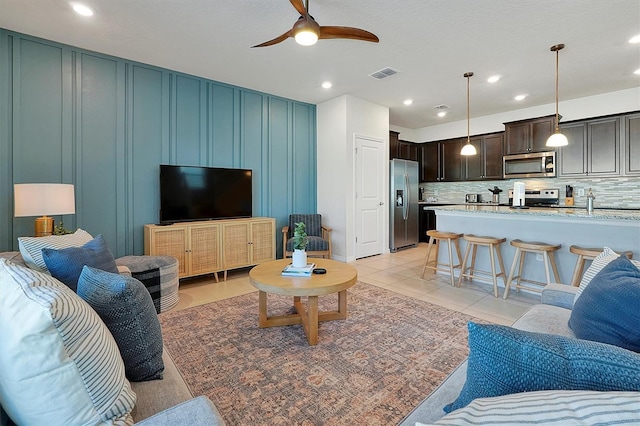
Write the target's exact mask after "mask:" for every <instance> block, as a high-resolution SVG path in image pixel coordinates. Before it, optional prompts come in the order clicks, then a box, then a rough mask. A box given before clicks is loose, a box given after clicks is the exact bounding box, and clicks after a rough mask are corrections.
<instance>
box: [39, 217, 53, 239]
mask: <svg viewBox="0 0 640 426" xmlns="http://www.w3.org/2000/svg"><path fill="white" fill-rule="evenodd" d="M35 231H36V235H35V236H36V237H48V236H49V235H53V218H52V217H50V216H42V217H39V218H37V219H36V222H35Z"/></svg>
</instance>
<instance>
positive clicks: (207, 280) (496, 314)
mask: <svg viewBox="0 0 640 426" xmlns="http://www.w3.org/2000/svg"><path fill="white" fill-rule="evenodd" d="M426 252H427V244H426V243H421V244H419V245H418V247H416V248H411V249H406V250H401V251H398V252H397V253H389V254H382V255H378V256H372V257H368V258H364V259H359V260H357V261H355V262H354V263H353V265H354V266H355V267H356V268H357V269H358V280H359V281H361V282H365V283H367V284H372V285H376V286H378V287H382V288H385V289H387V290H391V291H394V292H397V293H401V294H404V295H406V296H410V297H414V298H416V299H420V300H424V301H426V302H429V303H433V304H435V305H440V306H443V307H445V308H448V309H452V310H455V311H458V312H463V313H465V314H469V315H472V316H474V317H476V318H480V319H483V320H486V321H490V322H493V323H496V324H504V325H511V324H512V323H513V322H514V321H515V320H517V319H518V318H519V317H520V316H521V315H522V314H523V313H524V312H525V311H526V310H527V309H528V308H529V307H530V306H531V305H533V304H536V303H539V302H540V296H539V295H535V294H528V293H516V292H511V293H510V294H509V298H508V299H507V300H503V299H502V293H503V288H502V287H499V296H500V297H499V298H495V297H493V286H492V285H490V284H486V283H482V282H478V281H473V282H469V281H463V283H462V286H461V287H455V288H454V287H451V282H450V279H449V277H448V276H445V275H437V274H434V273H433V271H432V270H427V272H426V273H425V278H424V279H421V278H420V274H421V273H422V268H423V266H424V258H425V256H426ZM433 252H434V250H432V253H433ZM219 275H220V282H219V283H216V282H215V279H214V278H213V276H206V277H201V278H194V279H189V280H183V281H182V282H181V283H180V302H179V303H178V305H177V306H176V307H175V308H174V310H178V309H185V308H188V307H191V306H197V305H202V304H204V303H209V302H213V301H216V300H222V299H226V298H229V297H233V296H238V295H241V294H246V293H251V292H254V291H257V290H256V289H255V288H254V287H253V286H252V285H251V284H250V283H249V269H242V270H237V271H229V273H228V276H227V281H226V282H223V281H222V274H219ZM500 282H501V281H500ZM256 316H257V312H256Z"/></svg>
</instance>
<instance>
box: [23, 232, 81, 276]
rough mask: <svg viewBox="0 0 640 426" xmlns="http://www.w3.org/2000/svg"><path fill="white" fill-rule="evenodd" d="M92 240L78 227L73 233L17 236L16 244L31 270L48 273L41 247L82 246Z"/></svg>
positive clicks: (63, 247)
mask: <svg viewBox="0 0 640 426" xmlns="http://www.w3.org/2000/svg"><path fill="white" fill-rule="evenodd" d="M91 240H93V237H92V236H91V234H89V233H88V232H87V231H84V230H82V229H80V228H78V230H77V231H76V232H74V233H73V234H67V235H51V236H48V237H18V246H19V247H20V254H21V255H22V258H23V259H24V263H26V264H27V266H28V267H29V268H31V269H33V270H36V271H39V272H44V273H47V274H48V273H49V270H48V269H47V265H46V264H45V263H44V259H43V258H42V249H43V248H52V249H56V250H59V249H65V248H69V247H82V246H83V245H85V244H86V243H88V242H89V241H91Z"/></svg>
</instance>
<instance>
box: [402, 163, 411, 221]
mask: <svg viewBox="0 0 640 426" xmlns="http://www.w3.org/2000/svg"><path fill="white" fill-rule="evenodd" d="M404 197H405V203H404V206H402V218H403V219H404V220H407V219H408V218H409V214H408V213H409V210H408V206H409V203H410V201H411V198H410V197H411V193H410V192H409V175H408V174H407V173H405V174H404Z"/></svg>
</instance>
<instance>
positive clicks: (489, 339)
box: [444, 322, 640, 413]
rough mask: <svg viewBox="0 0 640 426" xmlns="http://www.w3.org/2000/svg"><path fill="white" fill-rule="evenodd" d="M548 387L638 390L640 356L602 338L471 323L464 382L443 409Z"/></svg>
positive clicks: (448, 409) (449, 409)
mask: <svg viewBox="0 0 640 426" xmlns="http://www.w3.org/2000/svg"><path fill="white" fill-rule="evenodd" d="M552 389H558V390H597V391H610V390H611V391H640V355H639V354H636V353H635V352H631V351H628V350H626V349H623V348H619V347H616V346H612V345H607V344H604V343H598V342H590V341H588V340H581V339H575V338H572V337H564V336H556V335H553V334H542V333H532V332H527V331H522V330H518V329H515V328H512V327H506V326H501V325H482V324H475V323H473V322H469V359H468V368H467V381H466V382H465V384H464V387H463V388H462V391H461V392H460V395H459V396H458V398H457V399H456V400H455V401H454V402H452V403H451V404H449V405H447V406H446V407H445V408H444V410H445V412H447V413H449V412H451V411H453V410H456V409H458V408H462V407H464V406H466V405H467V404H469V403H470V402H471V401H473V400H474V399H476V398H487V397H495V396H500V395H507V394H511V393H518V392H532V391H540V390H552Z"/></svg>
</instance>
